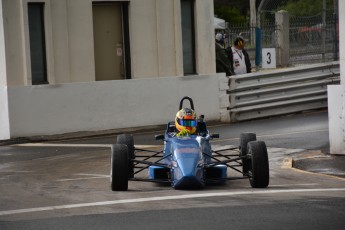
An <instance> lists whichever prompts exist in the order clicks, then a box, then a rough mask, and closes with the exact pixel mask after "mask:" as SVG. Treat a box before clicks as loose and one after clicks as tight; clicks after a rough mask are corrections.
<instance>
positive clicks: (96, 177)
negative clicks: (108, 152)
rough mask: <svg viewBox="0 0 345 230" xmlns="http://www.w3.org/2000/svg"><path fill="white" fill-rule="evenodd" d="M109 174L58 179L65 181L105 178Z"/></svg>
mask: <svg viewBox="0 0 345 230" xmlns="http://www.w3.org/2000/svg"><path fill="white" fill-rule="evenodd" d="M108 177H109V176H104V177H103V176H102V177H100V176H95V177H80V178H73V179H59V180H56V181H58V182H64V181H75V180H91V179H104V178H108Z"/></svg>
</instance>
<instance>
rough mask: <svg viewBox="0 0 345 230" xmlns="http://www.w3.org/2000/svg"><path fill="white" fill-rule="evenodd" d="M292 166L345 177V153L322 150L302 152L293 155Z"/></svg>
mask: <svg viewBox="0 0 345 230" xmlns="http://www.w3.org/2000/svg"><path fill="white" fill-rule="evenodd" d="M292 167H293V168H296V169H300V170H303V171H308V172H311V173H319V174H324V175H331V176H336V177H340V178H344V179H345V155H331V154H327V153H322V152H321V151H310V152H308V153H300V154H297V155H295V156H293V157H292Z"/></svg>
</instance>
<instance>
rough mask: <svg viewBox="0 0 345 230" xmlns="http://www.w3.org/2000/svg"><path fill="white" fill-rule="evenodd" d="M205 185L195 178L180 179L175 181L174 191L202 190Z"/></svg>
mask: <svg viewBox="0 0 345 230" xmlns="http://www.w3.org/2000/svg"><path fill="white" fill-rule="evenodd" d="M204 186H205V184H204V182H203V181H202V180H200V178H197V177H182V178H181V179H180V180H178V181H177V183H176V184H175V186H174V188H175V189H202V188H204Z"/></svg>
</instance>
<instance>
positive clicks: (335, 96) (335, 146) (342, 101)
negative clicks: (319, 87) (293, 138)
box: [328, 1, 345, 155]
mask: <svg viewBox="0 0 345 230" xmlns="http://www.w3.org/2000/svg"><path fill="white" fill-rule="evenodd" d="M342 9H345V1H339V53H340V80H341V82H340V85H337V86H328V118H329V140H330V152H331V153H332V154H343V155H345V40H344V39H345V12H344V11H343V10H342Z"/></svg>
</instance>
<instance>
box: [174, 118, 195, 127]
mask: <svg viewBox="0 0 345 230" xmlns="http://www.w3.org/2000/svg"><path fill="white" fill-rule="evenodd" d="M178 123H179V125H182V126H189V127H195V126H196V120H182V119H179V120H178Z"/></svg>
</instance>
